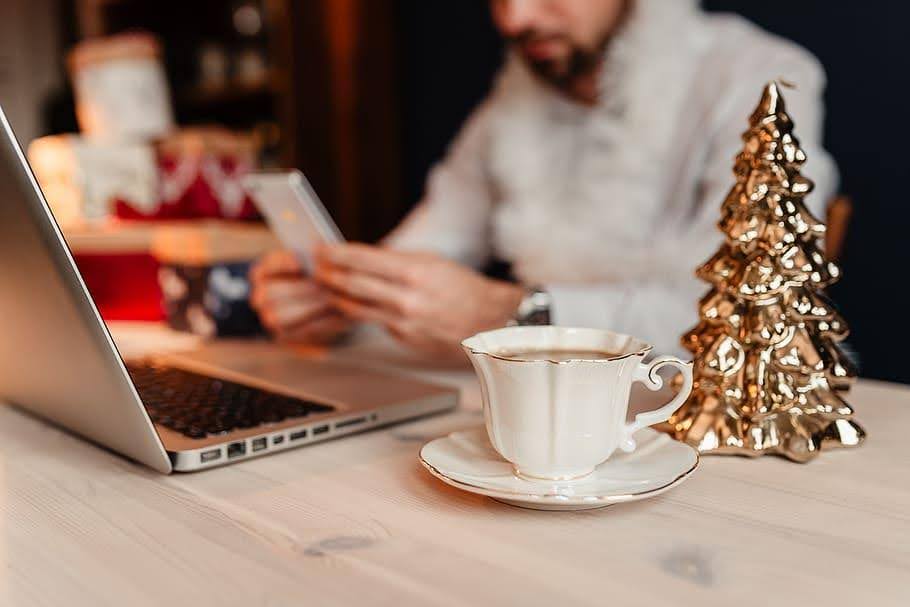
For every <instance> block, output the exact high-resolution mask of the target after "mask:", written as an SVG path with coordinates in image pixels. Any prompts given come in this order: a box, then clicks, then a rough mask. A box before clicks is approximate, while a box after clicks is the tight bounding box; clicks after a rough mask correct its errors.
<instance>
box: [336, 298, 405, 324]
mask: <svg viewBox="0 0 910 607" xmlns="http://www.w3.org/2000/svg"><path fill="white" fill-rule="evenodd" d="M331 305H332V307H333V308H335V309H337V310H340V311H341V312H342V313H343V314H344V315H345V316H347V317H348V318H353V319H355V320H360V321H364V322H376V323H379V324H382V325H388V324H393V323H398V322H399V321H400V319H401V315H400V314H396V313H394V312H392V311H390V310H388V309H387V308H383V307H381V306H377V305H375V304H371V303H369V302H364V301H359V300H356V299H351V298H348V297H344V296H336V297H333V298H332V299H331Z"/></svg>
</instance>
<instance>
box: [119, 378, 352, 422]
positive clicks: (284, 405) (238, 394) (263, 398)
mask: <svg viewBox="0 0 910 607" xmlns="http://www.w3.org/2000/svg"><path fill="white" fill-rule="evenodd" d="M127 370H128V371H129V373H130V377H131V378H132V379H133V383H134V384H135V386H136V391H137V392H139V396H140V397H141V398H142V402H143V404H144V405H145V408H146V409H147V410H148V413H149V416H150V417H151V418H152V421H153V422H155V423H156V424H161V425H162V426H165V427H167V428H170V429H172V430H176V431H177V432H180V433H181V434H184V435H185V436H188V437H190V438H205V437H207V436H209V435H210V434H223V433H225V432H230V431H231V430H237V429H242V428H253V427H255V426H260V425H263V424H269V423H277V422H282V421H284V420H286V419H291V418H302V417H306V416H308V415H313V414H316V413H326V412H328V411H334V410H335V408H334V407H331V406H329V405H324V404H320V403H314V402H311V401H308V400H303V399H300V398H294V397H292V396H285V395H283V394H277V393H275V392H269V391H266V390H261V389H259V388H253V387H251V386H245V385H243V384H237V383H234V382H231V381H227V380H223V379H218V378H215V377H209V376H207V375H200V374H198V373H193V372H191V371H185V370H183V369H177V368H174V367H167V366H158V365H148V364H141V365H135V364H129V365H127Z"/></svg>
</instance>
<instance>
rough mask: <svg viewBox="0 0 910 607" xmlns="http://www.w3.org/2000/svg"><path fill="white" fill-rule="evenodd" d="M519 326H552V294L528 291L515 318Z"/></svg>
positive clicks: (536, 290) (534, 290) (533, 290)
mask: <svg viewBox="0 0 910 607" xmlns="http://www.w3.org/2000/svg"><path fill="white" fill-rule="evenodd" d="M515 320H516V322H517V323H518V324H519V325H548V324H550V294H549V293H547V292H546V291H542V290H540V289H532V290H529V291H528V294H527V295H525V297H524V299H522V300H521V304H520V305H519V306H518V313H517V314H516V317H515Z"/></svg>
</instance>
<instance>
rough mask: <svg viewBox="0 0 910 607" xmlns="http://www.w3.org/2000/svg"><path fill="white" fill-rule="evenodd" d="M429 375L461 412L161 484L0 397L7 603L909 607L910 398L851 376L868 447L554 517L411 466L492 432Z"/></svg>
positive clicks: (467, 399)
mask: <svg viewBox="0 0 910 607" xmlns="http://www.w3.org/2000/svg"><path fill="white" fill-rule="evenodd" d="M352 352H355V354H352V355H351V356H352V357H354V358H356V357H357V356H356V349H355V350H352ZM428 373H429V375H431V376H433V377H435V378H436V379H442V380H445V381H449V382H451V383H454V384H457V385H460V386H462V387H463V388H464V392H463V394H464V403H463V406H462V408H461V409H460V410H459V411H457V412H455V413H452V414H449V415H444V416H437V417H431V418H425V419H422V420H418V421H415V422H412V423H408V424H404V425H398V426H394V427H391V428H388V429H384V430H379V431H374V432H368V433H365V434H361V435H358V436H355V437H352V438H345V439H341V440H337V441H331V442H328V443H323V444H318V445H313V446H311V447H304V448H301V449H297V450H294V451H290V452H284V453H280V454H276V455H274V456H268V457H264V458H260V459H255V460H250V461H246V462H241V463H238V464H235V465H232V466H227V467H224V468H219V469H214V470H211V471H206V472H201V473H194V474H188V475H173V476H169V477H168V476H161V475H159V474H156V473H154V472H152V471H150V470H147V469H145V468H143V467H141V466H139V465H136V464H133V463H131V462H129V461H127V460H125V459H123V458H121V457H119V456H118V455H115V454H112V453H109V452H106V451H104V450H102V449H100V448H98V447H95V446H93V445H91V444H88V443H86V442H83V441H82V440H79V439H77V438H75V437H73V436H70V435H69V434H67V433H65V432H62V431H60V430H58V429H56V428H53V427H51V426H48V425H47V424H45V423H44V422H42V421H40V420H38V419H35V418H33V417H31V416H29V415H27V414H24V413H22V412H20V411H19V410H16V409H13V408H10V407H6V406H2V407H0V563H2V565H3V568H2V574H0V605H3V606H6V605H12V606H18V605H27V606H35V607H38V606H54V607H56V606H60V605H67V606H81V605H91V606H98V605H130V606H134V605H135V606H140V605H224V606H233V605H238V606H239V605H244V606H254V605H269V606H273V605H274V606H282V605H336V604H337V605H515V604H522V605H607V604H610V605H649V606H653V605H700V606H705V605H737V606H739V605H778V604H779V605H798V604H799V605H855V604H861V605H869V606H873V605H906V604H908V602H910V452H908V449H907V442H908V441H907V437H908V433H910V389H908V388H907V387H902V386H897V385H889V384H884V383H878V382H870V381H861V382H859V383H858V385H857V386H856V388H855V389H854V391H853V392H852V393H851V397H850V399H849V400H850V402H851V404H853V405H854V406H855V408H856V410H857V415H858V419H859V420H860V421H861V423H863V425H864V426H865V428H866V429H867V431H868V433H869V439H868V441H867V443H866V444H865V445H864V446H862V447H861V448H860V449H856V450H853V451H839V452H837V451H835V452H830V453H825V454H823V455H822V456H821V457H819V458H818V459H817V460H816V461H814V462H812V463H810V464H807V465H800V464H794V463H791V462H788V461H785V460H781V459H777V458H764V459H759V460H747V459H741V458H729V457H727V458H725V457H705V458H703V459H702V465H701V467H700V469H699V470H697V471H696V473H695V474H694V475H693V476H692V477H691V479H690V480H688V481H687V482H686V483H684V484H682V485H681V486H679V487H678V488H676V489H674V490H672V491H669V492H668V493H665V494H663V495H661V496H658V497H656V498H654V499H651V500H647V501H644V502H637V503H629V504H619V505H615V506H611V507H609V508H606V509H602V510H593V511H584V512H565V513H560V512H539V511H532V510H522V509H519V508H514V507H511V506H506V505H503V504H500V503H498V502H495V501H492V500H490V499H487V498H484V497H480V496H475V495H472V494H468V493H464V492H461V491H459V490H457V489H454V488H451V487H448V486H446V485H444V484H443V483H441V482H439V481H437V480H436V479H434V478H432V477H431V476H430V475H429V474H428V473H427V472H426V471H424V470H423V469H422V468H421V467H420V465H419V464H418V462H417V452H418V449H419V448H420V447H421V445H422V444H423V443H424V442H425V441H427V440H430V439H432V438H434V437H437V436H440V435H444V434H446V433H448V432H451V431H453V430H456V429H463V428H467V427H471V426H474V425H479V424H480V423H482V418H481V415H480V403H479V394H478V391H477V388H476V384H475V383H474V380H473V375H472V374H471V373H470V372H468V371H465V370H461V371H458V370H448V371H441V372H440V371H436V372H428Z"/></svg>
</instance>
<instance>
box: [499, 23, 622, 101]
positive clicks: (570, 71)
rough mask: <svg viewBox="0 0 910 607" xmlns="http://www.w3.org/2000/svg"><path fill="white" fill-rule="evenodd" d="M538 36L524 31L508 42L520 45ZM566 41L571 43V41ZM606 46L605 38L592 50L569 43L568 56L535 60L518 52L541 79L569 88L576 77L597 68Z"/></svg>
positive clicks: (515, 45) (538, 37)
mask: <svg viewBox="0 0 910 607" xmlns="http://www.w3.org/2000/svg"><path fill="white" fill-rule="evenodd" d="M540 38H542V36H541V35H540V34H537V33H536V32H524V33H522V34H519V35H518V36H514V37H512V38H510V39H509V40H508V42H509V43H510V44H511V45H512V46H513V47H521V46H522V45H523V44H526V43H528V42H530V41H533V40H536V39H540ZM567 42H568V41H567ZM568 43H569V44H571V42H568ZM606 46H607V38H605V39H604V41H603V42H602V43H601V44H598V45H597V48H596V49H594V50H591V49H585V48H582V47H579V46H577V45H574V44H571V48H572V50H571V52H570V53H569V55H568V57H564V58H561V59H540V60H535V59H533V58H532V57H528V56H527V55H526V54H525V53H523V52H521V51H520V50H519V54H520V55H521V57H522V59H524V61H525V63H527V65H528V67H529V68H530V69H531V71H533V72H534V73H535V74H537V76H539V77H540V78H541V79H543V80H544V81H546V82H548V83H550V84H551V85H553V86H555V87H557V88H560V89H566V88H570V87H571V85H572V83H573V82H574V81H575V80H576V79H578V78H580V77H582V76H586V75H588V74H590V73H591V72H592V71H594V70H596V69H597V67H598V66H599V65H600V63H601V61H602V59H603V56H604V50H605V49H606Z"/></svg>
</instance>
